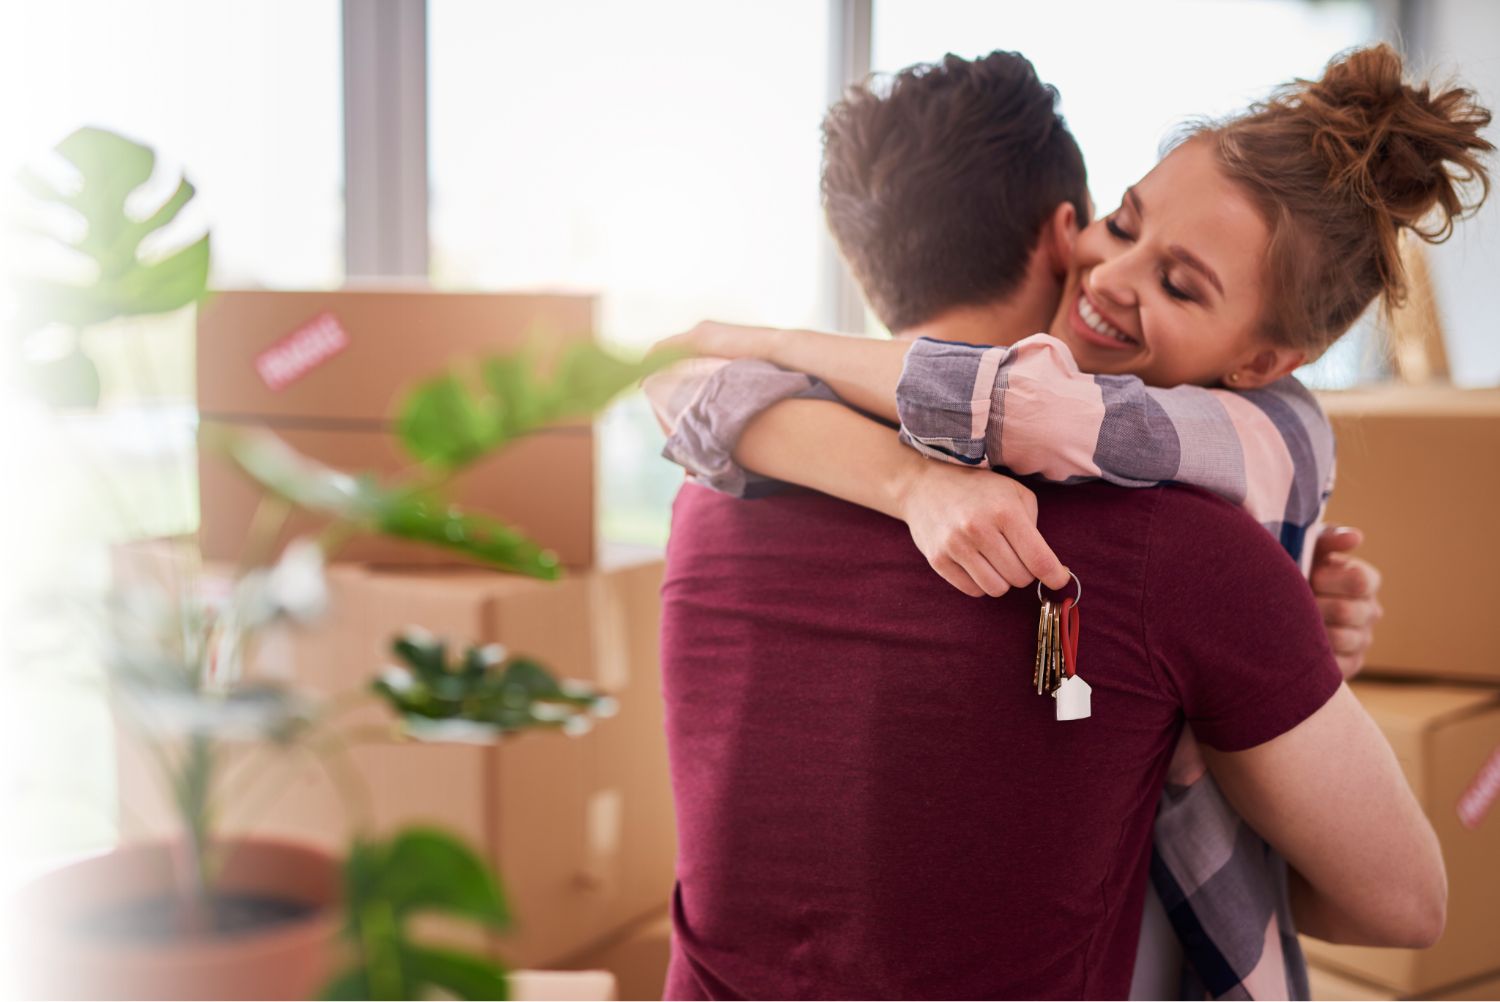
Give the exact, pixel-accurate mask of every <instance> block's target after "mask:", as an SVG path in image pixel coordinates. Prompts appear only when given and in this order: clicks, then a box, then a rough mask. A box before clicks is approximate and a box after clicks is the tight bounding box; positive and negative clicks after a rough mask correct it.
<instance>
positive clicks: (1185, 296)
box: [1161, 272, 1193, 303]
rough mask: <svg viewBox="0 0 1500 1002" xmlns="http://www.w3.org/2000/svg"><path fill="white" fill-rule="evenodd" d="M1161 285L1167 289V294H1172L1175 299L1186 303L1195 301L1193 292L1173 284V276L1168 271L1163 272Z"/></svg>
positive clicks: (1163, 288)
mask: <svg viewBox="0 0 1500 1002" xmlns="http://www.w3.org/2000/svg"><path fill="white" fill-rule="evenodd" d="M1161 287H1162V290H1163V291H1165V292H1166V294H1167V295H1169V296H1171V297H1172V298H1173V299H1176V300H1179V301H1180V302H1184V303H1191V302H1192V301H1193V294H1192V293H1191V292H1188V291H1187V290H1186V289H1180V288H1178V287H1177V286H1175V285H1173V284H1172V279H1171V276H1169V275H1168V274H1167V273H1166V272H1162V276H1161Z"/></svg>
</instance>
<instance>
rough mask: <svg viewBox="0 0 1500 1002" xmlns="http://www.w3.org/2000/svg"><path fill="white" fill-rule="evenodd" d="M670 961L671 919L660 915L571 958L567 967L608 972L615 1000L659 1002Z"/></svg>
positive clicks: (668, 916)
mask: <svg viewBox="0 0 1500 1002" xmlns="http://www.w3.org/2000/svg"><path fill="white" fill-rule="evenodd" d="M671 959H672V917H671V915H670V914H669V913H667V912H663V913H661V914H660V915H656V916H653V917H651V918H649V919H645V920H643V921H641V922H639V923H637V924H635V925H634V926H632V927H631V928H629V929H627V930H625V931H624V932H623V933H622V934H620V935H618V936H616V937H615V938H614V939H612V940H611V941H609V942H607V943H604V944H601V945H600V946H598V947H596V948H595V949H593V950H590V951H588V952H587V953H584V954H582V955H580V956H578V957H575V958H573V959H572V960H570V961H568V962H567V966H568V967H576V968H578V969H580V970H590V969H595V970H601V971H609V972H610V973H612V974H613V975H614V977H615V984H616V986H617V987H616V992H617V994H616V997H617V998H620V999H624V1000H630V999H659V998H661V997H662V990H663V989H664V988H666V985H667V964H668V962H669V961H670V960H671Z"/></svg>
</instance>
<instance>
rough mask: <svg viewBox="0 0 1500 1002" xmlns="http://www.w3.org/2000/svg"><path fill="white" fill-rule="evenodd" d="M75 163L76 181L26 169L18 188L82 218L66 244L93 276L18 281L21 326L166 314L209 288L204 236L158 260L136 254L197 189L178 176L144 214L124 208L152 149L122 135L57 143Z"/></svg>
mask: <svg viewBox="0 0 1500 1002" xmlns="http://www.w3.org/2000/svg"><path fill="white" fill-rule="evenodd" d="M55 149H56V152H57V153H58V155H59V156H61V157H62V158H63V159H64V160H66V161H67V162H68V163H69V164H71V165H72V167H73V169H74V171H75V180H76V183H75V184H71V185H66V186H61V187H60V186H58V185H54V184H53V183H51V182H50V181H48V180H47V179H46V178H43V177H41V176H39V175H37V174H35V173H32V172H29V171H26V172H22V174H21V175H20V183H21V186H22V187H23V188H24V189H25V190H26V191H27V192H29V193H30V194H31V195H32V196H33V197H34V198H36V199H37V200H39V201H44V202H53V203H57V204H61V205H64V206H67V207H68V208H70V209H72V210H73V211H74V212H76V213H77V214H78V215H79V216H81V217H82V219H83V223H84V232H83V235H82V236H80V237H78V238H77V239H76V240H73V241H68V240H63V239H61V238H58V237H56V236H53V237H51V239H53V240H54V241H56V242H57V243H59V244H61V245H62V246H63V247H65V248H67V249H68V250H71V251H73V252H75V253H78V254H82V255H84V256H85V257H87V258H88V259H90V260H91V261H92V262H93V263H94V265H95V266H96V268H97V276H96V277H95V278H94V280H93V281H92V282H87V283H84V284H79V285H74V284H70V283H66V282H55V281H51V280H47V279H43V278H32V279H28V280H23V281H21V282H19V283H18V287H17V291H18V293H19V296H18V300H19V302H20V309H19V310H18V321H19V323H18V326H19V327H20V328H21V330H23V331H25V330H31V329H34V328H36V327H39V326H42V325H44V324H47V323H65V324H70V325H72V326H75V327H82V326H88V325H91V324H96V323H101V322H103V321H106V320H111V319H114V318H115V317H121V316H133V315H139V314H152V313H167V312H170V311H172V310H176V309H179V308H181V307H183V306H186V305H188V304H189V303H193V302H197V301H198V300H200V299H202V298H203V296H204V294H205V292H206V290H207V286H208V270H209V238H208V236H207V235H204V236H202V237H200V238H199V239H197V240H195V241H193V242H192V243H191V244H189V245H188V246H186V247H183V248H180V249H178V250H176V251H174V252H173V253H171V254H169V255H167V256H166V257H163V258H161V259H160V260H156V261H145V260H142V259H141V257H140V248H141V244H142V242H143V241H144V240H145V239H146V238H147V237H149V236H151V235H152V234H154V233H157V232H158V231H160V230H161V229H163V228H164V227H166V226H168V225H169V224H171V223H172V222H173V221H174V220H175V219H176V218H177V217H178V215H179V214H180V213H181V211H182V209H183V208H184V207H185V206H186V205H187V204H188V203H189V202H191V201H192V199H193V196H194V195H195V194H196V190H195V189H194V188H193V185H192V184H191V183H189V182H188V181H187V180H186V179H179V181H178V183H177V187H176V188H175V189H174V191H173V193H172V195H171V196H170V197H169V198H168V199H167V200H166V201H165V202H163V203H162V204H161V205H159V206H157V207H156V208H155V209H154V210H153V211H152V212H151V213H150V214H149V215H148V216H147V217H146V218H144V219H136V218H133V217H132V216H131V215H130V214H129V213H127V212H126V210H125V203H126V201H127V199H129V198H130V196H131V195H132V194H133V193H134V192H135V191H136V190H138V189H139V188H140V187H141V186H142V185H144V184H146V183H147V182H148V181H149V180H150V179H151V175H152V172H153V171H154V169H155V166H156V154H155V153H154V152H152V150H151V148H150V147H147V146H143V145H141V144H140V143H137V142H135V141H133V140H130V139H126V138H125V137H124V136H121V135H118V134H116V133H113V132H109V131H107V130H104V129H96V128H84V129H79V130H77V131H76V132H73V133H72V134H70V135H69V136H67V137H66V138H65V139H63V141H62V142H60V143H58V144H57V146H56V148H55Z"/></svg>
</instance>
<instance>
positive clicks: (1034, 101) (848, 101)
mask: <svg viewBox="0 0 1500 1002" xmlns="http://www.w3.org/2000/svg"><path fill="white" fill-rule="evenodd" d="M822 189H823V208H824V214H825V217H826V219H827V221H828V229H829V231H830V232H832V233H833V236H834V239H835V240H837V241H838V245H839V251H840V252H841V253H842V254H843V256H844V260H845V261H847V262H848V264H849V268H850V270H851V271H852V272H853V273H854V277H855V278H856V279H857V280H858V281H859V285H860V288H861V289H862V290H863V291H864V294H865V297H866V298H867V299H868V300H869V302H870V307H871V308H872V309H873V310H874V311H875V314H876V316H878V317H880V321H881V323H883V324H885V325H886V327H887V328H889V329H890V330H892V331H905V330H910V329H911V328H914V327H916V326H918V325H919V324H924V323H926V322H927V321H929V320H931V319H933V318H934V317H936V316H938V315H939V314H940V313H943V312H944V311H946V310H949V309H951V308H953V307H955V306H983V305H985V304H988V303H993V302H995V301H996V300H999V299H1002V298H1005V297H1007V296H1010V295H1012V294H1014V293H1015V292H1016V291H1017V290H1018V288H1019V287H1020V285H1021V280H1022V278H1023V277H1024V276H1025V273H1026V270H1027V267H1028V264H1029V262H1030V259H1031V256H1032V252H1033V251H1034V250H1035V249H1036V246H1037V242H1038V240H1039V239H1040V237H1041V234H1042V232H1043V225H1044V224H1045V223H1046V222H1047V221H1048V219H1049V217H1050V216H1051V215H1052V214H1053V213H1054V212H1055V211H1056V209H1057V208H1058V206H1061V205H1063V204H1065V203H1066V204H1068V205H1071V206H1072V207H1073V214H1074V222H1075V225H1077V226H1080V227H1081V226H1082V225H1083V224H1084V223H1086V222H1087V221H1088V218H1089V215H1090V213H1089V196H1088V175H1087V173H1086V172H1085V170H1084V166H1083V154H1082V153H1081V152H1079V149H1078V143H1077V142H1076V141H1075V140H1074V139H1073V134H1072V133H1071V132H1069V131H1068V127H1067V125H1066V124H1065V123H1064V122H1063V119H1062V116H1061V115H1059V114H1058V113H1057V91H1056V90H1055V89H1053V88H1052V87H1051V86H1050V85H1048V84H1044V83H1043V82H1042V81H1041V80H1040V79H1038V78H1037V75H1036V70H1035V69H1033V68H1032V65H1031V63H1030V62H1029V61H1028V60H1027V59H1026V58H1025V57H1023V56H1022V55H1020V54H1019V53H1015V52H992V53H990V54H989V55H988V56H984V57H982V58H980V59H976V60H974V61H972V62H971V61H969V60H966V59H960V58H959V57H957V56H954V55H948V56H945V57H944V58H943V61H942V62H941V63H938V64H935V65H930V64H925V63H923V64H919V65H917V66H912V67H909V68H907V69H905V70H902V71H901V72H900V73H897V74H896V75H895V76H894V77H893V78H892V79H891V81H890V83H889V87H888V89H885V90H883V91H876V90H873V89H871V88H870V87H854V88H851V89H850V90H849V93H848V95H847V96H846V97H845V98H844V100H842V101H840V102H839V103H838V104H836V105H834V106H833V108H832V109H830V110H829V112H828V115H827V117H825V118H824V119H823V183H822ZM1049 316H1050V314H1049ZM1037 329H1038V330H1040V329H1042V328H1041V327H1038V328H1037Z"/></svg>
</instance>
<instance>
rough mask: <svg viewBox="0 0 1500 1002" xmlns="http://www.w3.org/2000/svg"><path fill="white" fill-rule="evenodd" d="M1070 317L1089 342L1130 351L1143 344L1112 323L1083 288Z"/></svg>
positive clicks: (1114, 349)
mask: <svg viewBox="0 0 1500 1002" xmlns="http://www.w3.org/2000/svg"><path fill="white" fill-rule="evenodd" d="M1080 284H1082V283H1080ZM1068 319H1069V320H1070V321H1072V326H1073V330H1074V332H1075V333H1077V334H1078V336H1079V337H1080V338H1082V339H1083V340H1084V341H1086V342H1088V343H1089V344H1094V345H1098V346H1099V347H1101V348H1107V349H1109V350H1110V351H1129V350H1130V349H1132V348H1139V347H1140V346H1141V343H1140V341H1138V340H1137V339H1135V338H1133V337H1131V336H1130V335H1129V334H1126V333H1125V332H1124V331H1123V330H1121V329H1120V327H1119V326H1118V325H1117V324H1114V323H1112V322H1111V321H1110V320H1109V319H1108V318H1107V317H1106V316H1105V315H1104V312H1103V311H1102V310H1100V309H1099V307H1098V306H1096V305H1095V304H1094V303H1093V301H1092V300H1090V299H1089V296H1088V293H1086V292H1084V291H1083V290H1082V289H1080V290H1079V292H1078V299H1077V301H1076V302H1075V303H1074V305H1073V310H1072V314H1071V315H1070V316H1069V318H1068Z"/></svg>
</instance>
